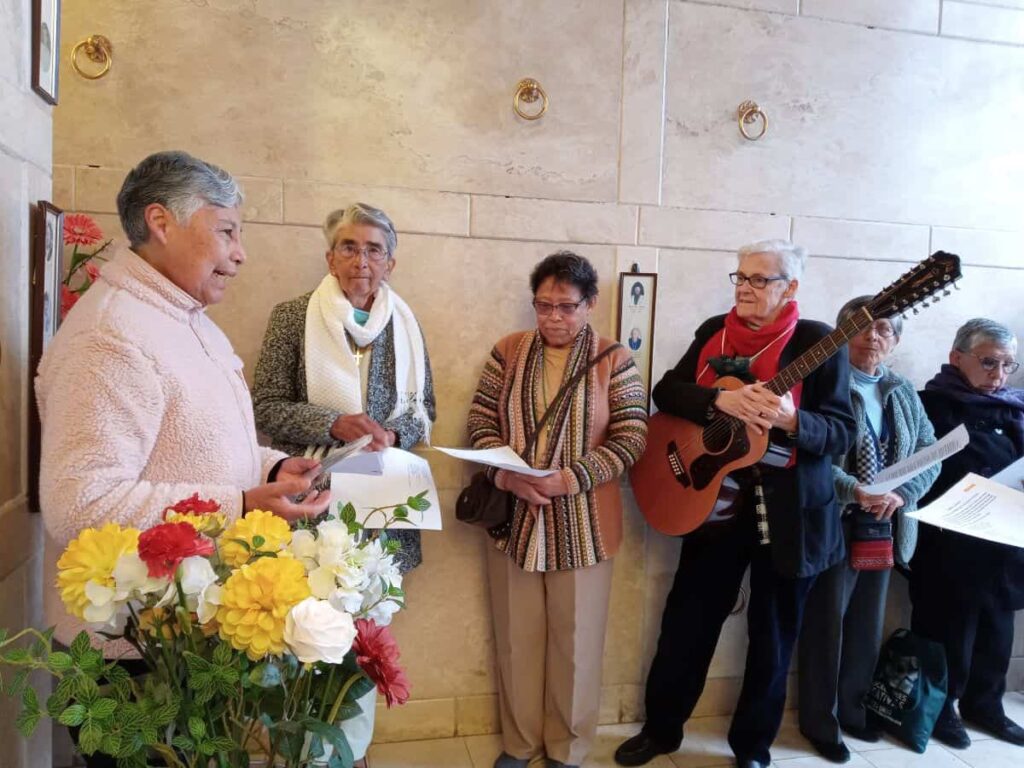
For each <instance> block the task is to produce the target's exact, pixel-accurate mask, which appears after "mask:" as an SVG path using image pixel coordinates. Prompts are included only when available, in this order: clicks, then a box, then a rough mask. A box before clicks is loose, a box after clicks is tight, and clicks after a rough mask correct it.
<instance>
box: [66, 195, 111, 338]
mask: <svg viewBox="0 0 1024 768" xmlns="http://www.w3.org/2000/svg"><path fill="white" fill-rule="evenodd" d="M102 239H103V230H101V229H100V227H99V225H98V224H97V223H96V222H95V221H93V219H92V217H91V216H87V215H86V214H84V213H69V214H68V215H67V216H65V217H64V245H71V246H74V250H73V251H72V252H71V263H70V264H69V265H68V273H67V275H65V277H64V279H63V280H62V281H61V286H60V317H61V320H63V319H64V318H65V317H67V314H68V312H70V311H71V308H72V307H73V306H75V302H76V301H78V300H79V299H80V298H81V297H82V294H83V293H85V292H86V291H87V290H89V288H90V287H91V286H92V284H93V283H95V282H96V279H97V278H98V277H99V276H100V268H99V267H98V266H96V261H106V258H105V257H103V256H101V255H100V254H101V253H103V252H104V251H105V250H106V249H107V248H109V247H110V244H111V243H112V242H114V241H113V240H107V241H106V242H105V243H103V245H101V246H100V247H99V248H97V249H96V250H94V251H91V252H90V251H85V250H79V247H80V246H84V247H88V246H91V245H96V244H97V243H98V242H100V240H102ZM83 272H84V273H85V274H84V275H82V273H83Z"/></svg>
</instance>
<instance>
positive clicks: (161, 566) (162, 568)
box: [139, 523, 213, 579]
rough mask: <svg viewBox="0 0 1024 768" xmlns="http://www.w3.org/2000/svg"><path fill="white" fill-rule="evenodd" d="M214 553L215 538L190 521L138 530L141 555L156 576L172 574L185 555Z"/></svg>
mask: <svg viewBox="0 0 1024 768" xmlns="http://www.w3.org/2000/svg"><path fill="white" fill-rule="evenodd" d="M212 554H213V542H212V541H210V540H209V539H207V538H204V537H202V536H200V535H199V534H198V533H197V532H196V529H195V528H193V527H192V526H191V525H190V524H189V523H163V524H162V525H158V526H155V527H153V528H150V529H149V530H148V531H143V532H142V533H141V534H139V557H140V558H141V559H142V561H143V562H144V563H145V564H146V566H147V567H148V568H149V575H150V576H151V577H152V578H154V579H160V578H170V577H172V576H173V575H174V572H175V571H176V570H178V566H179V565H181V561H182V560H184V559H185V558H186V557H192V556H193V555H203V556H208V555H212Z"/></svg>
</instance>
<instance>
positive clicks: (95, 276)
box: [85, 261, 100, 285]
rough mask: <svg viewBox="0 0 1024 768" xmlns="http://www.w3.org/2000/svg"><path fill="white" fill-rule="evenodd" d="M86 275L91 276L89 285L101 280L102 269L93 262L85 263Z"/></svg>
mask: <svg viewBox="0 0 1024 768" xmlns="http://www.w3.org/2000/svg"><path fill="white" fill-rule="evenodd" d="M85 274H86V275H88V276H89V285H92V284H93V283H95V282H96V281H97V280H99V279H100V268H99V267H97V266H96V264H95V263H94V262H92V261H87V262H85Z"/></svg>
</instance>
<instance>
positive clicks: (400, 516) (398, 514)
mask: <svg viewBox="0 0 1024 768" xmlns="http://www.w3.org/2000/svg"><path fill="white" fill-rule="evenodd" d="M395 519H396V520H408V519H409V510H408V509H406V508H405V507H404V506H402V505H399V506H397V507H395Z"/></svg>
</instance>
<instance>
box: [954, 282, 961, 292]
mask: <svg viewBox="0 0 1024 768" xmlns="http://www.w3.org/2000/svg"><path fill="white" fill-rule="evenodd" d="M953 290H956V291H959V290H960V283H958V282H954V283H953Z"/></svg>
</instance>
